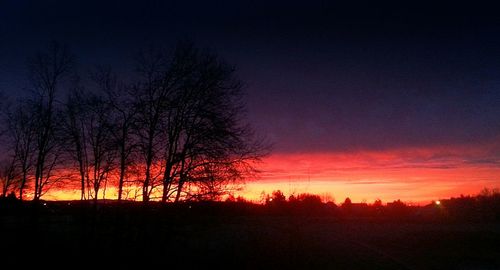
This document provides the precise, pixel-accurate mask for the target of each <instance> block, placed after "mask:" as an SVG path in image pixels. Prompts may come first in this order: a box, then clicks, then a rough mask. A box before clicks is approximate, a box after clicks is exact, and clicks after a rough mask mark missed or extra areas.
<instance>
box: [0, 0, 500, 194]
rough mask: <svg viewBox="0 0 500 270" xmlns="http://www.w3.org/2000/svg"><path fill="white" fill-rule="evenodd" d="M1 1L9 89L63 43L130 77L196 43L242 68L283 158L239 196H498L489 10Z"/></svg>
mask: <svg viewBox="0 0 500 270" xmlns="http://www.w3.org/2000/svg"><path fill="white" fill-rule="evenodd" d="M103 2H104V1H95V0H90V1H54V0H49V1H25V0H18V1H5V0H3V1H0V90H1V91H3V92H4V93H6V94H8V95H11V96H16V95H18V94H19V93H20V92H22V89H24V88H26V86H27V83H26V74H27V72H26V68H25V67H26V65H25V64H26V58H27V57H28V56H29V55H32V54H33V53H34V52H35V51H36V50H39V49H41V48H44V47H45V46H46V45H47V44H48V42H49V41H51V40H58V41H60V42H63V43H66V44H68V45H69V46H70V48H71V49H72V51H73V52H74V53H75V55H77V57H78V63H79V68H80V69H81V70H86V69H88V68H91V67H92V66H95V65H99V64H106V65H111V66H113V67H114V68H115V69H116V70H118V71H119V72H123V73H124V74H126V73H128V72H131V70H132V69H133V65H132V62H133V61H132V60H133V56H134V55H135V54H136V53H137V52H138V51H139V50H140V49H141V48H144V47H147V46H149V45H151V44H155V45H156V44H161V45H166V46H169V45H170V46H171V45H173V44H175V42H176V41H177V40H179V39H190V40H193V41H194V42H195V43H196V44H197V45H198V46H200V47H205V48H209V49H211V50H213V51H215V52H217V53H218V54H219V55H221V56H222V57H224V59H226V61H227V62H228V63H231V64H233V65H235V67H236V68H237V74H238V76H239V77H240V78H241V80H242V81H243V82H244V83H245V92H246V97H245V99H246V103H247V120H248V121H249V122H250V124H252V125H253V127H254V129H255V130H256V133H257V134H258V135H259V136H263V137H265V138H267V139H268V140H269V141H270V142H272V143H273V151H272V153H271V154H270V156H268V157H267V158H265V159H264V160H263V162H262V163H261V164H260V165H259V166H260V167H259V168H260V169H261V171H262V174H261V175H260V177H259V178H258V179H248V180H247V184H246V186H245V189H244V190H243V191H241V194H242V195H244V196H247V197H250V198H253V199H255V200H257V199H258V198H259V196H260V193H261V192H262V191H263V190H264V191H266V192H268V193H269V192H271V191H272V190H275V189H281V190H283V191H284V192H285V194H288V195H289V194H292V193H302V192H310V193H317V194H329V195H330V196H331V197H333V198H335V200H336V201H342V200H343V199H344V198H345V197H347V196H349V197H351V198H352V199H353V200H354V201H363V200H367V201H369V202H370V201H373V200H374V199H376V198H381V199H382V200H385V201H389V200H395V199H403V200H405V201H411V202H425V201H430V200H433V199H438V198H444V197H451V196H457V195H460V194H474V193H477V192H479V191H480V190H481V189H482V188H484V187H489V188H495V187H499V186H500V140H499V139H500V121H499V120H500V49H499V48H500V17H498V16H497V14H496V12H495V11H496V9H494V8H493V7H488V6H479V5H478V6H470V5H468V6H467V5H461V4H458V3H454V4H453V5H444V4H443V5H439V4H433V5H424V4H422V3H415V4H408V3H399V4H396V3H390V2H387V3H378V2H377V4H370V5H367V4H363V3H356V4H352V5H349V4H345V3H342V4H339V3H336V2H335V1H273V3H269V2H270V1H199V2H197V1H150V0H145V1H144V0H143V1H106V2H105V3H103Z"/></svg>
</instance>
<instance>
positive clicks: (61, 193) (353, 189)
mask: <svg viewBox="0 0 500 270" xmlns="http://www.w3.org/2000/svg"><path fill="white" fill-rule="evenodd" d="M493 149H496V147H495V146H494V145H484V146H468V147H433V148H404V149H397V150H385V151H352V152H329V153H275V154H271V155H270V156H268V157H267V158H265V159H264V160H263V161H262V163H260V164H259V165H258V168H259V169H260V171H261V173H260V175H259V176H258V179H248V180H247V181H246V184H245V185H244V186H243V189H242V190H241V191H238V192H237V193H236V195H241V196H243V197H245V198H247V199H250V200H252V201H255V202H259V201H260V198H261V193H262V192H263V191H264V192H265V193H267V194H269V193H271V192H272V191H273V190H278V189H279V190H281V191H283V192H284V193H285V194H286V195H287V196H289V195H291V194H299V193H313V194H318V195H321V196H325V197H327V198H331V199H334V201H335V202H336V203H340V202H342V201H343V200H344V199H345V198H346V197H350V198H351V199H352V200H353V201H355V202H361V201H366V202H368V203H371V202H373V201H374V200H375V199H381V200H382V201H384V202H388V201H393V200H397V199H401V200H403V201H405V202H408V203H415V204H426V203H429V202H430V201H432V200H437V199H441V198H449V197H453V196H459V195H461V194H463V195H474V194H477V193H478V192H479V191H480V190H481V189H483V188H485V187H487V188H496V187H499V184H498V183H499V181H500V179H499V178H500V177H499V175H500V166H499V163H500V161H499V160H498V159H495V158H494V157H492V156H491V152H495V151H494V150H493ZM79 196H80V194H79V191H78V190H76V189H75V190H73V191H72V190H58V189H53V190H50V191H49V192H48V193H47V195H46V196H45V198H46V199H78V198H79ZM115 196H116V189H115V188H114V187H108V188H107V191H106V197H107V198H113V197H115Z"/></svg>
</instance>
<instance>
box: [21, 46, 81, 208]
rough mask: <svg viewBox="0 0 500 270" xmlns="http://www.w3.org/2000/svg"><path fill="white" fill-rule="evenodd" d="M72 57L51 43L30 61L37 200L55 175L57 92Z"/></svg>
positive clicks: (58, 152) (57, 155)
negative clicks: (44, 50)
mask: <svg viewBox="0 0 500 270" xmlns="http://www.w3.org/2000/svg"><path fill="white" fill-rule="evenodd" d="M73 63H74V61H73V57H72V56H71V55H70V53H69V51H68V49H67V48H66V47H65V46H61V45H59V44H57V43H55V42H54V43H52V44H51V46H50V48H49V49H48V50H47V51H46V52H39V53H37V54H36V55H35V57H34V58H33V59H31V60H30V65H29V67H30V71H31V79H32V80H31V81H32V84H33V96H32V99H31V100H30V101H31V104H32V106H33V109H34V112H33V115H32V118H33V121H34V132H35V135H34V137H35V147H34V151H35V160H34V166H35V177H34V178H35V180H34V181H35V187H34V196H33V200H35V201H37V200H39V199H40V197H41V196H42V195H43V194H44V193H45V192H46V189H47V188H48V187H50V186H51V185H52V184H53V183H54V182H55V180H57V179H56V178H54V175H53V172H54V170H55V168H56V166H57V165H58V163H59V161H60V160H59V158H60V155H61V151H60V148H59V146H60V144H59V142H58V139H57V132H56V128H57V126H58V125H57V100H56V99H57V94H58V91H61V88H62V87H63V83H64V80H65V79H67V78H68V77H69V76H70V75H71V73H72V67H73Z"/></svg>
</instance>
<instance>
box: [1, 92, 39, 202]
mask: <svg viewBox="0 0 500 270" xmlns="http://www.w3.org/2000/svg"><path fill="white" fill-rule="evenodd" d="M32 112H33V108H32V107H31V105H30V104H29V103H24V102H22V101H21V102H20V103H19V104H18V105H17V106H15V108H14V109H13V110H12V111H9V112H7V119H6V127H7V132H6V133H7V135H8V141H9V145H10V147H11V148H12V149H10V151H12V152H13V162H15V164H14V166H15V167H16V168H17V170H18V174H19V175H18V176H19V177H20V181H19V199H20V200H23V198H24V190H25V188H26V185H27V183H28V180H29V177H30V174H31V173H32V171H33V160H34V150H35V149H34V148H35V126H34V123H35V122H34V121H33V117H32V115H31V113H32Z"/></svg>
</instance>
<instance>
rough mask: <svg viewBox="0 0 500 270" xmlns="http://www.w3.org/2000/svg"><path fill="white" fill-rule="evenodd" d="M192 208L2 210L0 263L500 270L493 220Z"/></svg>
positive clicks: (498, 234) (499, 236) (499, 233)
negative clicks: (397, 218)
mask: <svg viewBox="0 0 500 270" xmlns="http://www.w3.org/2000/svg"><path fill="white" fill-rule="evenodd" d="M190 206H191V205H183V206H182V207H173V206H167V207H165V206H162V207H159V206H155V207H148V208H146V207H145V206H142V205H140V204H130V205H100V206H98V207H95V206H91V205H83V206H82V205H77V206H61V205H50V203H49V205H48V206H40V207H38V208H35V207H32V206H23V207H20V209H18V210H16V211H15V212H14V211H5V209H4V211H3V212H2V216H1V218H0V222H1V231H2V235H3V236H2V241H1V248H2V257H3V258H4V259H3V260H4V261H10V262H14V265H15V264H16V262H21V263H27V262H28V261H30V260H32V259H33V260H38V261H40V262H43V264H44V265H47V266H49V267H51V266H60V267H67V266H68V267H70V268H75V267H77V266H79V265H80V264H83V265H84V266H89V267H90V266H92V267H94V266H102V265H103V264H104V265H109V266H114V268H116V267H120V266H124V267H126V268H137V269H143V268H144V267H149V266H160V267H161V268H162V269H178V268H202V269H206V268H208V267H212V268H211V269H213V267H215V268H216V269H226V268H228V267H236V268H238V269H262V268H265V269H270V268H279V269H311V268H313V269H500V245H499V243H500V224H499V223H498V222H466V223H464V222H456V221H455V222H449V221H425V222H418V221H415V220H396V219H385V218H357V217H350V218H345V217H344V218H339V217H338V216H327V215H322V216H312V215H277V214H270V213H268V212H266V211H265V210H262V209H260V208H258V207H256V209H254V210H252V211H249V210H248V209H247V211H240V210H235V208H234V207H232V208H230V209H226V208H227V207H226V206H224V207H226V208H224V207H222V208H224V209H221V206H217V205H215V206H204V207H199V206H197V205H194V206H193V207H192V208H190ZM6 258H10V260H9V259H6ZM67 259H71V260H70V262H69V264H68V262H67ZM17 260H20V261H17ZM101 260H102V261H103V262H102V263H101V262H100V261H101Z"/></svg>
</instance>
